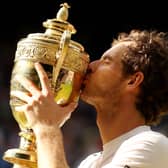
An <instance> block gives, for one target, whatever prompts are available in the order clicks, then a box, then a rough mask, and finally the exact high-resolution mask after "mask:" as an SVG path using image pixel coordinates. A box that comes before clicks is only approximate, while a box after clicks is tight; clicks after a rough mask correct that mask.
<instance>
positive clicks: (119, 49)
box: [102, 42, 130, 58]
mask: <svg viewBox="0 0 168 168" xmlns="http://www.w3.org/2000/svg"><path fill="white" fill-rule="evenodd" d="M128 46H130V42H121V43H118V44H116V45H114V46H112V47H111V48H110V49H108V50H107V51H105V52H104V54H103V55H102V57H106V56H108V57H112V58H114V57H117V58H121V57H122V55H123V54H124V53H125V52H127V51H128Z"/></svg>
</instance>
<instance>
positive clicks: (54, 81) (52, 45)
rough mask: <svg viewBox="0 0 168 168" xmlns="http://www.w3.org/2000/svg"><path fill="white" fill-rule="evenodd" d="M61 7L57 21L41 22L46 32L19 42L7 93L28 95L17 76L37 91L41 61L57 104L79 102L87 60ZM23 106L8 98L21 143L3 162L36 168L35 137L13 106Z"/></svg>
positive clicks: (7, 154) (19, 101)
mask: <svg viewBox="0 0 168 168" xmlns="http://www.w3.org/2000/svg"><path fill="white" fill-rule="evenodd" d="M60 6H61V8H60V9H59V11H58V12H57V15H56V18H54V19H48V20H47V21H45V22H43V26H44V27H45V28H46V31H45V33H34V34H29V35H28V36H27V38H23V39H21V40H20V41H19V42H18V44H17V50H16V53H15V60H14V67H13V70H12V75H11V83H10V86H11V88H10V90H11V91H13V90H19V91H23V92H26V93H27V94H29V93H28V91H27V90H25V89H24V87H23V86H21V85H20V84H19V82H18V81H17V80H16V79H15V76H16V75H17V74H20V75H24V76H25V77H27V78H29V79H30V80H32V81H33V82H34V83H35V84H37V86H38V87H39V88H40V87H41V85H40V82H39V78H38V75H37V73H36V70H35V68H34V63H35V62H40V63H41V64H42V65H43V67H44V69H45V71H46V73H47V75H48V78H49V80H50V84H51V88H52V89H53V93H54V95H55V101H56V103H57V104H60V105H66V104H68V103H69V102H71V101H78V99H79V95H80V88H81V83H82V80H83V77H84V75H85V73H86V69H87V67H88V64H89V61H90V60H89V55H88V54H87V53H86V52H85V51H84V48H83V46H82V45H81V44H79V43H77V42H75V41H73V40H71V34H74V33H76V30H75V28H74V27H73V25H71V24H70V23H69V22H68V21H67V19H68V8H69V5H68V4H67V3H64V4H61V5H60ZM24 103H25V102H23V101H21V100H19V99H18V98H16V97H12V96H11V97H10V106H11V109H12V114H13V116H14V118H15V120H16V121H17V123H18V125H19V128H20V130H21V131H20V133H19V136H20V144H19V148H14V149H8V150H7V151H6V152H5V153H4V156H3V159H4V160H6V161H7V162H10V163H12V164H14V165H21V167H28V168H37V154H36V138H35V135H34V133H33V131H32V129H31V127H30V126H29V125H28V122H27V119H26V117H25V115H24V112H17V111H16V110H15V107H16V106H20V105H23V104H24ZM65 121H66V120H65ZM63 124H64V123H62V125H63ZM62 125H60V127H61V126H62Z"/></svg>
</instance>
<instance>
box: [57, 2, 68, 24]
mask: <svg viewBox="0 0 168 168" xmlns="http://www.w3.org/2000/svg"><path fill="white" fill-rule="evenodd" d="M60 6H61V8H60V10H59V11H58V13H57V16H56V18H57V19H58V20H60V21H66V20H67V19H68V15H69V13H68V8H70V6H69V5H68V3H66V2H65V3H63V4H61V5H60Z"/></svg>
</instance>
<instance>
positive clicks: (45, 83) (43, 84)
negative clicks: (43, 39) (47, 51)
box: [34, 62, 50, 93]
mask: <svg viewBox="0 0 168 168" xmlns="http://www.w3.org/2000/svg"><path fill="white" fill-rule="evenodd" d="M34 65H35V68H36V71H37V73H38V76H39V78H40V82H41V87H42V91H44V92H47V93H48V91H49V90H50V83H49V79H48V76H47V73H46V72H45V70H44V68H43V67H42V66H41V64H40V63H38V62H36V63H35V64H34Z"/></svg>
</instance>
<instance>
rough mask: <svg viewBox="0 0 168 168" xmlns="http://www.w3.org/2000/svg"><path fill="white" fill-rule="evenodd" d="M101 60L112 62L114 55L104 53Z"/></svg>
mask: <svg viewBox="0 0 168 168" xmlns="http://www.w3.org/2000/svg"><path fill="white" fill-rule="evenodd" d="M101 61H102V62H104V63H110V62H112V57H111V56H109V55H103V56H102V57H101Z"/></svg>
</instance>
